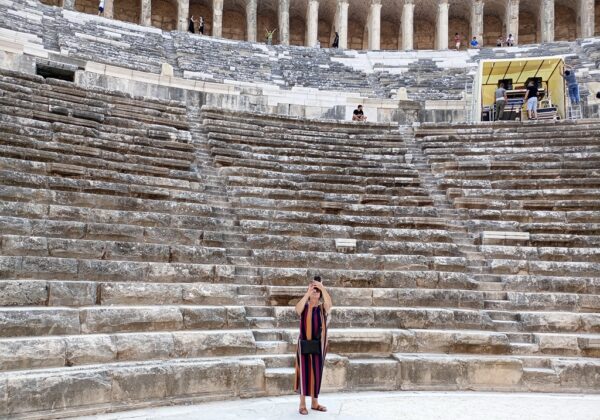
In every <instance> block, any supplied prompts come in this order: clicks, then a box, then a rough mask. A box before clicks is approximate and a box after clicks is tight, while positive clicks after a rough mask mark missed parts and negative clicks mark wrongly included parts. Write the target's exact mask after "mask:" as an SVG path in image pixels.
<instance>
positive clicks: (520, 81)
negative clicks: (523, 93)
mask: <svg viewBox="0 0 600 420" xmlns="http://www.w3.org/2000/svg"><path fill="white" fill-rule="evenodd" d="M479 66H480V74H479V81H480V98H479V99H480V106H479V109H480V111H481V110H482V109H483V108H484V107H486V106H490V107H493V105H494V102H495V95H494V93H495V91H496V89H497V87H498V82H499V81H501V80H512V90H514V91H517V92H513V93H514V94H515V96H519V92H518V91H519V90H520V89H524V88H525V83H526V82H527V81H528V80H529V79H532V78H539V79H541V82H542V83H541V86H538V87H540V88H542V89H544V90H545V96H544V98H543V100H544V101H545V100H549V102H550V104H551V105H552V106H553V107H556V111H557V115H558V117H559V118H561V119H562V118H565V109H566V106H565V100H566V97H565V83H564V81H563V78H562V76H561V70H562V69H563V68H564V60H563V58H562V57H535V58H511V59H501V60H482V61H481V62H480V64H479ZM509 99H510V98H509ZM542 104H543V105H546V104H547V102H542Z"/></svg>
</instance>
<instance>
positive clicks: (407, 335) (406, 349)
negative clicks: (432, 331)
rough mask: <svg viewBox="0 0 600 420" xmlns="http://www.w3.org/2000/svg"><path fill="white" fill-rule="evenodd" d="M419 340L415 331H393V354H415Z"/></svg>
mask: <svg viewBox="0 0 600 420" xmlns="http://www.w3.org/2000/svg"><path fill="white" fill-rule="evenodd" d="M416 351H417V338H416V333H415V332H414V331H413V330H392V353H414V352H416Z"/></svg>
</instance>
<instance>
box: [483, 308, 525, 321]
mask: <svg viewBox="0 0 600 420" xmlns="http://www.w3.org/2000/svg"><path fill="white" fill-rule="evenodd" d="M485 313H486V314H487V315H489V316H490V318H491V319H493V320H497V321H517V320H518V314H516V313H514V312H508V311H498V310H486V311H485Z"/></svg>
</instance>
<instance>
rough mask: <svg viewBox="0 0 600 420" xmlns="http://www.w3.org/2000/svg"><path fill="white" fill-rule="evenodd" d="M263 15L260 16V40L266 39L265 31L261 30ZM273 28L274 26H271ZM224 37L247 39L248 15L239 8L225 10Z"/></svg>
mask: <svg viewBox="0 0 600 420" xmlns="http://www.w3.org/2000/svg"><path fill="white" fill-rule="evenodd" d="M260 25H261V16H259V17H258V31H257V38H258V40H261V41H264V39H265V31H264V30H261V26H260ZM271 29H273V28H271ZM223 38H227V39H238V40H241V41H243V40H245V39H246V15H245V14H244V13H242V12H241V11H239V10H223Z"/></svg>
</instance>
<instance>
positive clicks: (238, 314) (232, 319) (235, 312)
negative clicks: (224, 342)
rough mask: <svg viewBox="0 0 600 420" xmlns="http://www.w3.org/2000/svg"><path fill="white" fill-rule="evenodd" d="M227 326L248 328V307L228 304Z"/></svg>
mask: <svg viewBox="0 0 600 420" xmlns="http://www.w3.org/2000/svg"><path fill="white" fill-rule="evenodd" d="M225 309H226V310H227V328H248V327H249V323H248V319H247V318H246V315H247V314H246V308H245V307H243V306H226V307H225Z"/></svg>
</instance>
